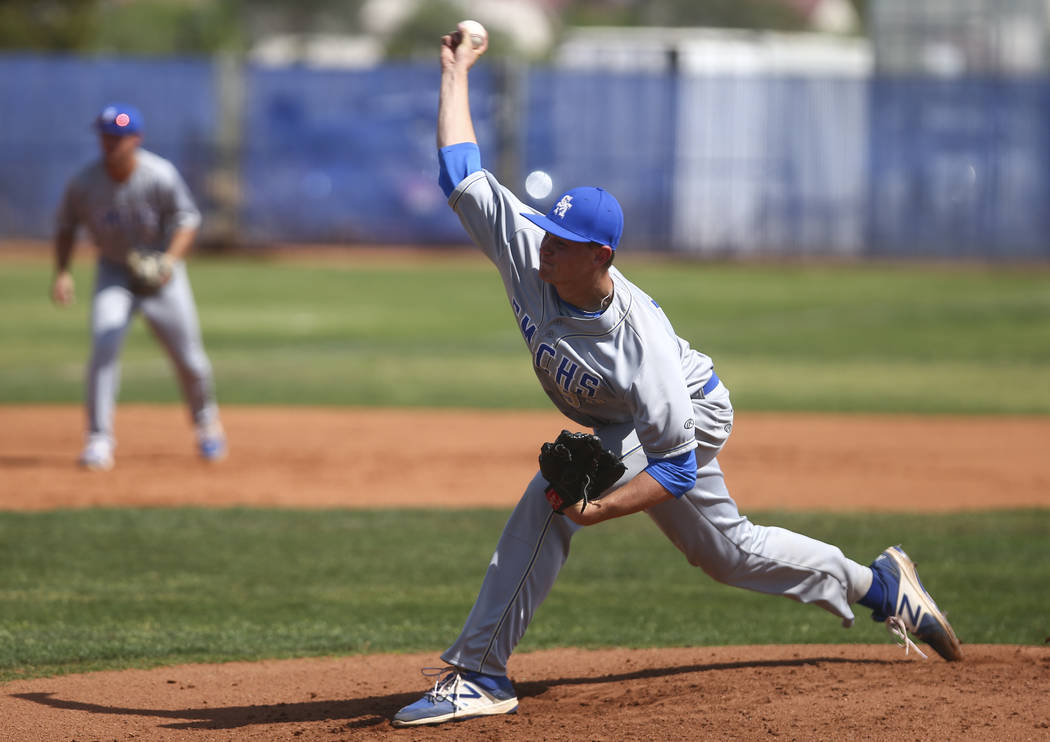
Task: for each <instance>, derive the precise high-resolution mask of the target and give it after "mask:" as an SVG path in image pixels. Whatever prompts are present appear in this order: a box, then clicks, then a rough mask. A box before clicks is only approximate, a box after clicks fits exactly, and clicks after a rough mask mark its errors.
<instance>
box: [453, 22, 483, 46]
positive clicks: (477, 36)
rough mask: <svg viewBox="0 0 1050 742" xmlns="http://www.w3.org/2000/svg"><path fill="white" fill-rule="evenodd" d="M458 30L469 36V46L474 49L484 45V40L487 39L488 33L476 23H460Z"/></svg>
mask: <svg viewBox="0 0 1050 742" xmlns="http://www.w3.org/2000/svg"><path fill="white" fill-rule="evenodd" d="M459 30H460V31H462V32H463V33H464V34H466V35H468V36H470V45H471V46H472V47H474V48H475V49H477V48H478V47H480V46H481V45H482V44H484V43H485V39H487V38H488V37H489V32H488V31H486V30H485V27H484V26H482V25H481V24H480V23H478V22H477V21H460V22H459Z"/></svg>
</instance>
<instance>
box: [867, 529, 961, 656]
mask: <svg viewBox="0 0 1050 742" xmlns="http://www.w3.org/2000/svg"><path fill="white" fill-rule="evenodd" d="M871 568H872V570H874V572H875V575H876V578H877V579H880V580H882V583H883V585H884V587H885V594H886V602H885V605H884V606H883V609H882V610H881V611H875V612H874V613H872V616H871V617H872V619H874V620H875V621H885V622H886V627H887V628H888V629H889V631H890V633H892V634H894V635H895V636H896V637H897V638H898V640H899V642H900V643H901V646H903V647H905V652H907V649H909V648H911V647H914V648H915V650H916V651H917V652H918V653H919V654H921V655H922V656H923V657H925V656H926V655H925V654H923V652H922V650H920V649H919V648H918V647H916V646H915V644H914V643H913V642H912V641H911V640H910V639H909V638H908V634H907V632H911V633H912V634H914V635H915V636H916V637H917V638H918V639H920V640H922V641H924V642H926V643H927V644H929V645H930V646H931V647H933V649H934V651H935V652H937V654H939V655H940V656H941V657H943V658H944V659H946V660H948V661H949V662H954V661H956V660H961V659H962V648H961V647H960V645H959V639H958V638H957V637H956V636H955V632H954V631H952V627H951V624H949V623H948V619H947V618H946V617H945V615H944V613H942V612H941V609H940V608H938V607H937V604H936V603H934V602H933V598H932V597H931V596H930V594H929V593H928V592H926V588H924V587H923V586H922V582H920V581H919V574H918V573H917V572H916V571H915V563H914V562H913V561H912V560H911V559H910V558H909V557H908V555H907V554H905V553H904V550H903V549H901V547H900V546H891V547H890V548H888V549H886V550H885V551H884V552H882V553H881V554H879V556H878V558H876V559H875V561H874V562H872V564H871Z"/></svg>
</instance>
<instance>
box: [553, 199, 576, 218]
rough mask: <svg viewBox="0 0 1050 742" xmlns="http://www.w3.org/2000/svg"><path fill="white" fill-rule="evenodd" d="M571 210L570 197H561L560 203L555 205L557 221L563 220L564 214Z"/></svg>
mask: <svg viewBox="0 0 1050 742" xmlns="http://www.w3.org/2000/svg"><path fill="white" fill-rule="evenodd" d="M571 208H572V196H569V195H565V196H562V197H561V201H559V202H558V203H557V204H556V205H555V207H554V213H555V214H557V216H558V218H559V219H564V218H565V214H566V212H568V210H569V209H571Z"/></svg>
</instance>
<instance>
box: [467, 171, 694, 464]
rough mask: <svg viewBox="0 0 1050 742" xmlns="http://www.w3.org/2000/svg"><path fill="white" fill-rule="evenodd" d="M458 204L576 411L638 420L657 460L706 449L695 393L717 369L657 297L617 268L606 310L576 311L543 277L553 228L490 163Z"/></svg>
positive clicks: (587, 420) (541, 371) (538, 367)
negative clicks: (532, 216) (542, 260)
mask: <svg viewBox="0 0 1050 742" xmlns="http://www.w3.org/2000/svg"><path fill="white" fill-rule="evenodd" d="M479 181H485V182H484V183H481V182H479ZM450 204H451V205H452V207H453V208H454V209H455V210H456V213H458V214H459V217H460V219H461V221H462V222H463V225H464V227H465V228H466V229H467V232H468V233H469V234H470V236H471V237H472V238H473V239H474V241H475V242H476V243H477V244H478V245H480V246H481V248H482V250H483V251H484V252H485V254H486V255H488V257H489V259H491V260H492V262H493V263H495V265H496V267H497V268H498V269H499V272H500V275H501V276H502V277H503V285H504V288H505V289H506V291H507V296H508V298H509V299H510V303H511V308H512V309H513V311H514V316H515V319H516V321H517V324H518V327H519V328H520V330H521V333H522V336H523V337H524V339H525V342H526V344H527V345H528V347H529V351H530V352H531V354H532V368H533V371H535V373H536V376H537V378H538V379H539V382H540V385H541V386H542V387H543V390H544V391H545V392H546V393H547V396H549V397H550V399H551V401H553V402H554V404H555V405H556V406H557V407H558V409H559V410H561V411H562V412H563V413H564V414H565V416H566V417H568V418H569V419H571V420H573V421H575V422H577V423H579V424H580V425H583V426H586V427H589V428H598V427H601V426H603V425H609V424H612V423H626V422H633V424H634V426H635V429H636V430H637V432H638V437H639V440H640V442H641V444H642V447H643V449H644V450H645V453H646V455H647V456H649V457H650V458H654V459H661V458H668V457H673V456H678V455H680V454H683V453H686V452H688V451H690V450H691V449H693V448H695V447H696V437H695V434H694V430H693V427H694V420H693V405H692V400H691V397H692V396H693V395H694V394H696V393H697V392H698V390H700V389H701V388H702V387H703V386H704V384H705V383H706V382H707V380H708V379H710V378H711V374H712V372H713V370H714V368H713V365H712V363H711V359H710V358H709V357H708V356H706V355H704V354H703V353H700V352H699V351H696V350H694V349H692V348H691V347H690V346H689V343H687V342H686V341H685V340H683V339H682V338H680V337H678V336H677V335H676V334H675V332H674V329H673V328H672V327H671V323H670V322H669V321H668V320H667V317H666V316H665V315H664V313H663V310H661V309H660V307H659V305H658V304H657V303H656V302H655V301H653V299H652V298H651V297H649V296H648V295H647V294H646V293H645V292H644V291H642V290H641V289H640V288H638V287H637V286H635V285H634V284H633V283H631V282H630V281H628V280H627V279H626V278H625V277H624V276H623V274H622V273H620V271H619V270H617V269H616V267H615V266H614V267H612V268H610V271H609V273H610V276H611V277H612V279H613V286H614V294H613V299H612V303H611V304H610V306H609V307H608V308H607V309H605V311H603V312H602V313H601V314H600V315H599V316H583V315H581V314H579V313H573V312H572V311H571V310H570V309H569V308H567V307H566V306H565V305H564V304H563V303H562V302H561V300H560V299H559V298H558V293H557V291H555V289H554V287H553V286H551V285H550V284H548V283H546V282H545V281H543V280H542V279H540V277H539V272H538V268H539V249H540V243H541V242H542V241H543V236H544V234H545V233H544V231H543V230H542V229H540V228H539V227H537V226H536V225H535V224H533V223H532V222H530V221H529V220H528V219H525V218H524V217H522V216H521V215H520V214H521V212H524V211H528V212H532V211H533V209H531V208H529V207H528V206H526V205H525V204H523V203H522V202H521V201H519V200H518V199H517V197H515V196H514V194H513V193H511V192H510V191H509V190H507V189H506V188H504V187H503V186H501V185H500V184H499V182H498V181H497V180H496V179H495V177H493V176H492V175H491V174H490V173H487V172H486V171H484V170H481V171H478V172H475V173H473V174H471V175H469V176H468V177H467V178H466V179H465V180H464V181H463V182H462V183H461V184H460V185H459V187H458V188H457V189H456V191H455V192H454V193H453V195H452V198H451V199H450Z"/></svg>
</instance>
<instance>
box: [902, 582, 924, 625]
mask: <svg viewBox="0 0 1050 742" xmlns="http://www.w3.org/2000/svg"><path fill="white" fill-rule="evenodd" d="M901 593H902V594H901V604H900V607H899V608H898V609H897V615H898V616H902V617H904V618H906V619H907V620H908V621H909V622H910V624H911V625H912V626H914V627H915V628H916V629H917V628H919V619H920V618H922V606H921V605H917V606H915V607H914V609H913V608H912V606H911V603H909V602H908V594H907V593H905V592H904V591H903V590H901ZM905 611H907V612H908V613H907V615H905Z"/></svg>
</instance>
